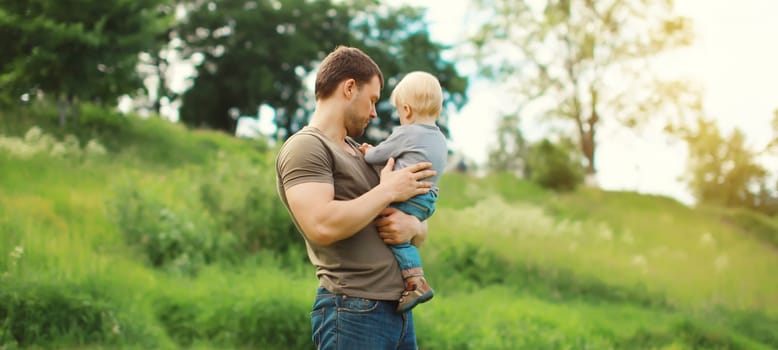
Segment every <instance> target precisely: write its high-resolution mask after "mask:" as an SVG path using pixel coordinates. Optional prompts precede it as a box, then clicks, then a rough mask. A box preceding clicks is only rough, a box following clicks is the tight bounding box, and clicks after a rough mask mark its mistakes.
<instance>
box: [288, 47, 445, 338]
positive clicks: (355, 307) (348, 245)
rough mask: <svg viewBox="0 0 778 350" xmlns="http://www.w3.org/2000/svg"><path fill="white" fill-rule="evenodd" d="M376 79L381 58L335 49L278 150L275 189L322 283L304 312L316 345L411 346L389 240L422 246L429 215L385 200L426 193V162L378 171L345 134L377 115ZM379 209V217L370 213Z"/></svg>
mask: <svg viewBox="0 0 778 350" xmlns="http://www.w3.org/2000/svg"><path fill="white" fill-rule="evenodd" d="M382 87H383V74H382V73H381V70H380V69H379V68H378V65H376V63H375V62H374V61H373V60H372V59H371V58H370V57H369V56H367V55H366V54H365V53H363V52H362V51H360V50H359V49H356V48H350V47H342V46H341V47H338V48H337V49H335V51H333V52H332V53H330V54H329V55H328V56H327V57H326V58H325V59H324V60H323V61H322V63H321V66H320V67H319V71H318V73H317V75H316V86H315V94H316V107H315V110H314V113H313V116H312V117H311V120H310V122H309V124H308V126H306V127H305V128H303V129H302V130H300V131H299V132H297V133H295V134H294V135H293V136H292V137H290V138H289V139H288V140H287V141H286V142H285V143H284V145H283V146H282V147H281V150H280V152H279V154H278V158H277V160H276V173H277V177H276V179H277V184H278V193H279V195H280V196H281V200H282V201H283V202H284V205H286V207H287V208H288V209H289V212H290V213H291V215H292V218H293V220H294V222H295V225H296V226H297V228H298V229H299V230H300V232H302V234H303V237H304V239H305V245H306V248H307V250H308V257H309V258H310V260H311V263H312V264H313V265H314V266H316V275H317V277H318V278H319V283H320V287H319V288H318V290H317V295H316V299H315V301H314V305H313V312H312V313H311V324H312V328H313V337H312V338H313V341H314V343H315V344H316V347H317V348H319V349H415V348H416V334H415V331H414V327H413V316H412V313H411V312H406V313H401V314H399V313H397V312H396V311H395V310H396V308H397V300H398V299H399V297H400V296H401V294H402V292H403V290H404V289H405V286H404V283H403V279H402V275H401V273H400V269H399V267H398V265H397V263H396V261H395V258H394V255H393V254H392V251H391V250H390V249H389V247H388V246H387V245H386V244H399V243H405V242H409V241H411V242H413V243H414V244H415V245H417V246H418V245H420V244H421V243H422V242H423V241H424V239H425V238H426V234H427V226H426V222H419V220H418V219H416V217H414V216H411V215H407V214H405V213H403V212H401V211H399V210H397V209H394V208H387V206H388V205H389V204H390V203H392V202H400V201H405V200H407V199H409V198H411V197H413V196H415V195H419V194H425V193H427V192H429V189H430V186H431V183H430V182H427V181H421V180H422V179H425V178H428V177H431V176H434V175H435V174H436V172H435V171H433V170H430V167H431V164H430V163H419V164H415V165H412V166H409V167H406V168H403V169H400V170H397V171H392V169H393V166H394V160H393V159H390V160H389V161H388V162H387V164H386V166H385V167H384V168H383V170H382V171H381V174H380V176H379V174H377V173H376V172H375V170H374V169H373V168H372V167H371V166H370V165H368V164H367V163H366V162H365V161H364V158H363V156H362V153H361V152H360V151H359V144H357V143H356V142H354V141H353V140H352V139H351V137H356V136H359V135H362V133H364V131H365V128H366V127H367V125H368V124H369V123H370V120H371V119H373V118H376V117H377V115H376V109H375V104H376V102H378V99H379V96H380V93H381V88H382ZM377 217H380V218H379V219H377V220H376V218H377Z"/></svg>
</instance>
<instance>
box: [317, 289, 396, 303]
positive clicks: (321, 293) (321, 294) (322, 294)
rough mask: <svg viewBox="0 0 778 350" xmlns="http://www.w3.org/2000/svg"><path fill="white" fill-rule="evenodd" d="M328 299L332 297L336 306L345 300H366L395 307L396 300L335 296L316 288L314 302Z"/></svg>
mask: <svg viewBox="0 0 778 350" xmlns="http://www.w3.org/2000/svg"><path fill="white" fill-rule="evenodd" d="M328 297H332V298H334V299H335V300H336V303H337V304H338V305H341V304H342V303H343V301H345V300H367V301H374V302H376V303H379V304H387V305H395V306H396V305H397V301H396V300H380V299H370V298H362V297H354V296H348V295H345V294H337V293H332V292H330V291H328V290H327V289H326V288H324V287H321V286H319V287H318V288H316V300H319V299H325V298H328Z"/></svg>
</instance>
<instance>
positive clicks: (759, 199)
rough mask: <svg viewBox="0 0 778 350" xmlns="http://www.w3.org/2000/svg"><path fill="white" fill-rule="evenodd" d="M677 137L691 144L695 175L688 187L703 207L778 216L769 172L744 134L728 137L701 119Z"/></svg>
mask: <svg viewBox="0 0 778 350" xmlns="http://www.w3.org/2000/svg"><path fill="white" fill-rule="evenodd" d="M675 133H676V134H677V135H678V136H680V137H681V138H682V139H683V140H684V141H685V142H686V143H687V146H688V150H689V165H688V172H689V173H690V175H691V176H690V177H689V178H688V180H687V184H688V186H689V187H690V188H691V189H692V191H693V193H694V196H695V197H696V198H697V201H698V202H699V203H701V204H713V205H717V206H726V207H745V208H750V209H755V210H758V211H762V212H764V213H767V214H775V213H778V197H776V194H775V193H774V191H775V190H772V191H771V189H770V188H769V186H768V185H767V178H768V173H767V170H766V169H765V168H764V167H763V166H762V165H761V164H759V162H758V161H757V155H758V153H757V152H755V151H753V150H751V149H749V147H748V145H746V140H745V135H744V134H743V133H742V132H741V131H740V130H738V129H735V130H734V131H733V132H732V134H731V135H729V136H727V137H725V136H723V135H721V132H720V131H719V128H718V126H717V125H716V123H715V122H713V121H709V120H705V119H702V118H698V119H697V120H696V125H694V127H690V126H687V127H684V128H681V129H678V130H676V131H675Z"/></svg>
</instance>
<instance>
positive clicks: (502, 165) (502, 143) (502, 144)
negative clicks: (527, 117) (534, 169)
mask: <svg viewBox="0 0 778 350" xmlns="http://www.w3.org/2000/svg"><path fill="white" fill-rule="evenodd" d="M528 148H529V147H528V145H527V141H526V140H525V139H524V135H523V134H522V132H521V130H520V129H519V117H518V116H517V115H506V116H503V117H502V119H501V120H500V124H499V125H498V126H497V145H496V146H495V148H493V149H492V150H491V151H490V152H489V159H488V163H487V166H488V167H489V171H491V172H496V173H512V174H515V175H519V176H526V175H527V174H528V173H529V168H528V166H527V158H528V154H527V153H528Z"/></svg>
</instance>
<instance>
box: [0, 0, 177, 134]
mask: <svg viewBox="0 0 778 350" xmlns="http://www.w3.org/2000/svg"><path fill="white" fill-rule="evenodd" d="M165 2H166V0H115V1H100V0H82V1H61V0H7V1H3V2H0V35H2V37H3V38H9V39H10V38H13V39H12V40H3V41H2V43H0V45H1V48H2V52H3V55H2V59H0V90H2V91H3V92H4V93H6V94H7V97H8V98H9V99H10V100H18V99H19V98H20V96H24V95H25V94H27V96H29V95H37V94H39V93H43V94H45V95H47V96H50V97H54V98H57V99H58V100H59V101H60V123H61V124H62V125H64V124H65V122H66V116H67V111H68V110H69V109H70V110H71V114H73V115H74V116H75V115H76V111H77V108H76V107H75V106H74V104H75V102H77V101H78V100H90V101H97V102H111V103H112V102H113V100H114V99H115V98H116V97H118V96H120V95H122V94H124V93H128V92H132V91H133V90H134V89H136V88H137V87H139V86H140V84H141V83H140V80H139V79H138V75H137V72H136V69H135V68H136V64H137V62H138V53H139V52H141V51H143V50H145V49H147V48H148V47H149V45H152V44H153V43H154V42H155V41H154V38H155V36H157V34H158V33H160V32H162V31H164V30H165V28H164V25H165V21H164V20H163V18H161V17H160V15H159V13H158V12H157V11H155V10H156V9H157V8H158V7H159V6H161V5H163V4H165Z"/></svg>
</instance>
